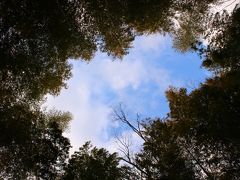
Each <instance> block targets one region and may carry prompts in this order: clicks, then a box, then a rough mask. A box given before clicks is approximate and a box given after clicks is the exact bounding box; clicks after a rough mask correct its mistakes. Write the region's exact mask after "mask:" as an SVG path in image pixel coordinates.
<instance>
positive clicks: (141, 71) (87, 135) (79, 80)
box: [46, 35, 172, 152]
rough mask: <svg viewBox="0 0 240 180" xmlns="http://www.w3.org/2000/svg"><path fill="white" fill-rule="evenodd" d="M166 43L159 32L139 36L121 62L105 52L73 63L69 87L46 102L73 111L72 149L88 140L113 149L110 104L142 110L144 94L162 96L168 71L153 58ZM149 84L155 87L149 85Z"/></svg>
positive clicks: (168, 78)
mask: <svg viewBox="0 0 240 180" xmlns="http://www.w3.org/2000/svg"><path fill="white" fill-rule="evenodd" d="M165 43H166V40H164V39H163V37H162V36H159V35H150V36H149V37H140V38H138V39H137V40H136V41H135V42H134V46H135V48H134V49H133V50H131V52H130V54H129V55H128V56H126V57H125V58H124V59H123V60H122V61H120V60H115V61H112V60H111V59H110V58H109V57H107V56H106V55H105V54H97V56H96V58H95V59H94V60H93V61H91V62H90V63H89V64H86V63H84V62H79V61H78V62H73V64H74V66H73V77H72V78H71V79H70V80H69V82H68V86H69V88H68V89H67V90H62V92H61V94H60V95H59V96H58V97H56V98H54V97H50V96H49V97H48V101H47V103H46V105H47V106H48V107H49V108H51V107H55V108H57V109H61V110H66V111H70V112H71V113H72V114H73V117H74V118H73V121H72V122H71V127H70V132H69V133H66V136H67V137H69V138H70V140H71V144H72V146H73V149H72V152H73V151H75V150H77V149H78V147H79V146H81V145H82V144H83V143H84V142H86V141H88V140H90V141H92V142H93V144H94V145H98V146H104V147H106V148H108V149H109V150H116V148H117V147H116V145H115V143H114V137H113V136H112V134H111V131H112V129H113V128H114V124H113V123H112V121H111V119H110V118H109V114H110V113H111V111H112V109H111V106H113V105H116V104H118V103H119V102H121V101H125V102H124V103H126V104H127V105H129V106H131V107H133V108H134V109H135V110H142V109H144V106H146V105H147V104H146V102H147V101H148V100H149V98H148V97H142V95H143V94H144V93H146V94H147V95H149V94H150V93H152V94H154V93H161V95H162V96H163V95H164V94H163V92H164V90H165V89H166V88H167V87H168V86H169V84H171V83H172V80H171V76H170V75H171V74H170V72H168V71H167V70H165V69H162V68H160V67H158V66H155V61H154V60H153V59H152V58H153V57H154V56H155V57H156V56H160V54H161V52H162V51H163V50H164V47H165V45H164V44H165ZM151 84H154V89H153V88H151V87H149V85H151ZM129 89H131V91H132V92H131V93H129ZM159 96H160V94H159ZM149 101H150V100H149ZM144 102H145V104H144ZM149 104H154V103H153V102H149ZM134 138H135V140H134V141H136V142H138V141H137V140H136V139H137V138H136V137H135V136H134Z"/></svg>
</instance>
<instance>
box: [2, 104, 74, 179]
mask: <svg viewBox="0 0 240 180" xmlns="http://www.w3.org/2000/svg"><path fill="white" fill-rule="evenodd" d="M9 107H10V106H7V108H1V111H0V130H1V138H0V169H1V170H0V176H1V178H7V179H9V178H10V179H26V178H27V177H41V178H43V179H56V177H58V176H59V175H60V174H61V173H62V170H63V167H64V165H65V161H66V159H67V157H68V151H69V148H70V143H69V140H68V139H67V138H65V137H63V136H62V130H61V129H60V128H59V125H58V123H57V122H54V121H52V122H48V121H46V118H47V117H46V115H45V114H43V113H42V112H41V111H40V110H39V109H38V108H37V107H35V108H33V106H30V105H28V104H24V103H19V104H15V105H14V106H11V107H10V108H9ZM58 118H59V117H58Z"/></svg>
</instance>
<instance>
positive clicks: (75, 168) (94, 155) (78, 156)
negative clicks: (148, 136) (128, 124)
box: [63, 142, 128, 180]
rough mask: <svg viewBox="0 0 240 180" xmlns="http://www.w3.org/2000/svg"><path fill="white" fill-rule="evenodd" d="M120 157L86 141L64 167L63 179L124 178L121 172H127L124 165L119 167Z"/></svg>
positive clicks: (109, 179)
mask: <svg viewBox="0 0 240 180" xmlns="http://www.w3.org/2000/svg"><path fill="white" fill-rule="evenodd" d="M119 161H120V158H119V157H118V156H117V154H116V153H113V154H111V153H109V152H108V151H107V150H106V149H103V148H101V149H98V148H96V147H92V146H91V144H90V142H86V143H85V144H84V145H83V146H82V147H80V148H79V151H78V152H75V153H74V154H73V155H72V157H71V159H70V160H69V163H68V165H67V167H66V170H65V171H66V172H65V175H64V178H63V179H67V180H71V179H82V180H85V179H86V180H89V179H92V180H94V179H103V180H114V179H124V176H125V175H124V174H122V172H125V173H126V171H127V172H128V169H126V167H123V168H122V167H119Z"/></svg>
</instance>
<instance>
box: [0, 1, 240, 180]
mask: <svg viewBox="0 0 240 180" xmlns="http://www.w3.org/2000/svg"><path fill="white" fill-rule="evenodd" d="M217 3H220V4H221V3H223V1H220V0H189V1H186V0H179V1H173V0H162V1H159V0H151V1H149V0H138V1H129V0H115V1H113V0H94V1H93V0H51V1H47V0H41V1H37V0H22V1H15V0H2V1H1V2H0V12H1V13H0V59H1V63H0V132H1V135H0V177H1V178H5V179H29V178H42V179H61V178H63V179H138V178H142V177H143V178H147V179H204V178H205V179H238V178H239V176H240V174H239V172H240V156H239V154H240V153H239V152H240V146H239V144H240V135H239V132H240V121H239V117H240V109H239V108H240V86H239V85H240V81H239V77H240V72H239V70H240V69H239V67H240V62H239V61H240V56H239V55H240V45H239V42H240V31H239V29H240V10H239V8H238V9H237V8H236V9H235V10H234V11H233V12H232V13H227V12H226V11H223V12H218V13H216V14H211V12H210V8H211V7H212V6H213V5H214V4H217ZM156 32H160V33H162V34H167V33H168V34H170V35H171V36H172V38H173V43H174V44H173V46H174V47H175V48H176V49H178V50H179V51H181V52H185V51H188V50H194V51H196V52H198V53H199V54H200V55H201V56H202V57H203V64H202V66H203V67H204V68H207V69H208V70H210V71H212V72H213V76H212V77H211V78H208V79H206V81H205V82H203V83H202V84H200V85H199V87H198V88H196V89H194V90H193V91H191V92H187V89H186V88H170V89H169V90H168V91H167V92H166V96H167V98H168V101H169V107H170V112H169V115H168V117H166V118H165V119H161V118H160V119H153V120H152V121H150V122H147V123H143V124H141V126H142V129H141V130H140V129H136V128H134V126H132V125H131V124H129V123H127V122H128V121H124V122H125V123H127V124H128V125H130V127H131V128H132V129H133V130H134V132H136V133H137V134H138V135H139V136H140V137H141V138H142V139H143V140H144V144H143V147H142V149H141V151H140V152H139V153H138V154H136V155H135V157H134V159H133V160H131V159H128V160H127V161H126V162H129V163H130V166H120V164H119V161H120V159H121V158H119V156H118V155H117V154H116V153H112V154H111V153H109V152H108V151H107V150H106V149H98V148H96V147H94V148H92V147H91V145H90V143H89V142H87V143H86V144H85V145H83V147H81V148H80V149H79V151H78V152H75V153H74V154H73V155H72V157H71V158H70V159H69V158H68V154H69V148H70V143H69V140H68V139H67V138H65V137H64V136H63V131H64V130H65V129H67V126H68V123H69V121H70V120H71V115H70V114H69V113H68V112H61V111H57V110H52V111H48V112H47V111H44V110H43V109H42V107H41V105H42V102H43V101H44V97H45V96H46V95H47V94H52V95H58V94H59V92H60V90H61V88H63V87H66V86H67V85H66V81H67V80H68V79H69V78H70V77H71V64H70V63H69V62H68V60H69V59H81V60H84V61H90V60H91V59H92V58H93V57H94V55H95V53H96V52H97V51H101V52H104V53H107V54H108V55H111V56H112V57H114V58H122V57H123V56H124V55H126V54H127V53H128V50H129V48H131V46H132V42H133V40H134V38H135V37H136V36H138V35H142V34H150V33H156ZM209 32H210V33H209ZM204 38H205V40H208V44H207V45H205V44H204V42H203V39H204ZM138 171H139V172H140V173H139V174H140V176H138V175H139V174H138V173H135V172H138Z"/></svg>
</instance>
